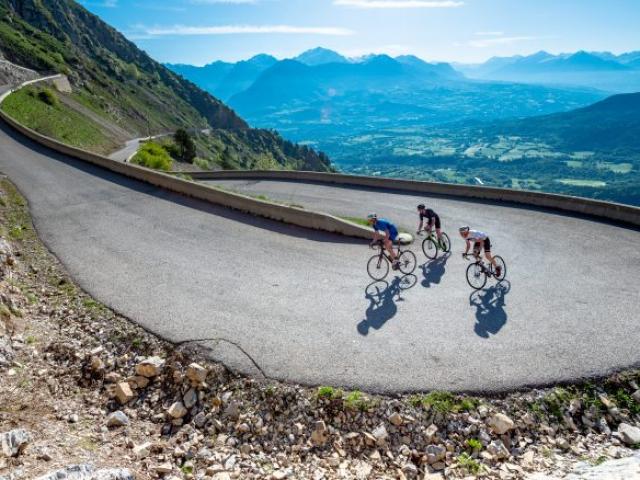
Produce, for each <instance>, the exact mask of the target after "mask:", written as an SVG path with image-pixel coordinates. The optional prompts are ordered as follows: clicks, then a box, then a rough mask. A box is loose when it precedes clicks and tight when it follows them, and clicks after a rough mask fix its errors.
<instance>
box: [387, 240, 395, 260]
mask: <svg viewBox="0 0 640 480" xmlns="http://www.w3.org/2000/svg"><path fill="white" fill-rule="evenodd" d="M384 247H385V248H386V249H387V252H388V253H389V257H391V261H392V262H395V261H396V252H395V250H394V249H393V242H392V241H391V239H389V238H385V239H384Z"/></svg>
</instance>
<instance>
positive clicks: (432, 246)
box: [422, 237, 438, 260]
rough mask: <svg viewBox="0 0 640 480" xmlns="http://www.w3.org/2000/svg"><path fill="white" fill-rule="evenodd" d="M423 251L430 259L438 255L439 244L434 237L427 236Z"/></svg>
mask: <svg viewBox="0 0 640 480" xmlns="http://www.w3.org/2000/svg"><path fill="white" fill-rule="evenodd" d="M422 251H423V252H424V254H425V256H426V257H427V258H428V259H429V260H433V259H434V258H436V257H437V256H438V245H437V244H436V242H434V241H433V238H431V237H427V238H425V239H424V241H423V242H422Z"/></svg>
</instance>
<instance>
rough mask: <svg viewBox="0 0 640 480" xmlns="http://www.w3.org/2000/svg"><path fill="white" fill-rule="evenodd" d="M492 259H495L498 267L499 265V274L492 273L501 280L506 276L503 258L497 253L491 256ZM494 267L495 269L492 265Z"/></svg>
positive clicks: (505, 265)
mask: <svg viewBox="0 0 640 480" xmlns="http://www.w3.org/2000/svg"><path fill="white" fill-rule="evenodd" d="M493 259H494V260H495V261H496V265H497V266H498V267H500V276H498V275H495V274H494V275H495V277H496V278H497V279H498V281H499V282H501V281H502V280H504V279H505V278H506V276H507V264H506V263H504V259H503V258H502V257H501V256H499V255H496V256H495V257H493ZM494 269H495V267H494Z"/></svg>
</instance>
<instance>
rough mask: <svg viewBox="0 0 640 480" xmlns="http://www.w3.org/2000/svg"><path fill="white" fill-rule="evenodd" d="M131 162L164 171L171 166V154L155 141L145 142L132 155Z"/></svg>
mask: <svg viewBox="0 0 640 480" xmlns="http://www.w3.org/2000/svg"><path fill="white" fill-rule="evenodd" d="M131 163H135V164H137V165H142V166H143V167H147V168H153V169H154V170H163V171H165V172H168V171H169V170H171V168H172V166H173V160H171V156H169V154H168V153H167V151H166V150H165V149H164V148H163V147H162V145H160V144H158V143H155V142H145V143H144V144H143V145H142V147H140V149H139V150H138V153H136V154H135V155H134V156H133V158H132V159H131Z"/></svg>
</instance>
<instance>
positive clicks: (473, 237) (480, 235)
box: [467, 230, 489, 242]
mask: <svg viewBox="0 0 640 480" xmlns="http://www.w3.org/2000/svg"><path fill="white" fill-rule="evenodd" d="M487 238H489V235H487V234H486V233H484V232H481V231H480V230H469V235H468V236H467V240H469V241H471V242H482V241H483V240H486V239H487Z"/></svg>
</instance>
